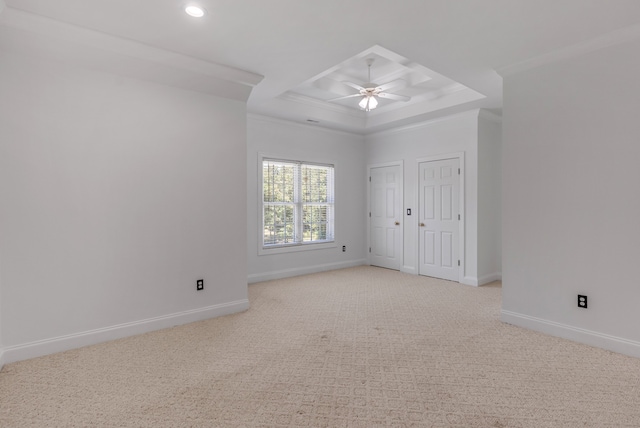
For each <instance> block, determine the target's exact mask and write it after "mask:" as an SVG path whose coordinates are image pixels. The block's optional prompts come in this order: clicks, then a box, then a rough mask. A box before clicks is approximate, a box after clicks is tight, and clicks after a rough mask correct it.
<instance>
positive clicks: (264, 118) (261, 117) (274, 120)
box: [247, 113, 365, 141]
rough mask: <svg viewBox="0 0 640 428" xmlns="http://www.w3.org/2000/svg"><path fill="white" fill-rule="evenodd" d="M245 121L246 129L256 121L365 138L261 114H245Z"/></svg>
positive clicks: (320, 125) (359, 135) (357, 134)
mask: <svg viewBox="0 0 640 428" xmlns="http://www.w3.org/2000/svg"><path fill="white" fill-rule="evenodd" d="M247 119H249V120H248V121H247V127H251V121H257V122H263V123H273V124H276V125H283V126H294V127H297V128H300V129H305V130H314V131H318V132H324V133H329V134H334V135H345V136H349V137H357V138H360V139H362V140H363V141H364V138H365V136H364V135H362V134H359V133H357V132H348V131H342V130H339V129H333V128H327V127H326V126H323V125H322V124H319V125H313V124H309V123H300V122H294V121H292V120H287V119H280V118H277V117H273V116H266V115H262V114H258V113H248V114H247Z"/></svg>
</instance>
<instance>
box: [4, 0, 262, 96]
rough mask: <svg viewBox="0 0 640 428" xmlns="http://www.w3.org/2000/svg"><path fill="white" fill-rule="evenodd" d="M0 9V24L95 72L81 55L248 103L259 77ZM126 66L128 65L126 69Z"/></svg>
mask: <svg viewBox="0 0 640 428" xmlns="http://www.w3.org/2000/svg"><path fill="white" fill-rule="evenodd" d="M0 2H2V0H0ZM2 6H3V3H0V11H1V12H2V13H1V14H0V25H1V26H4V27H7V28H12V29H16V30H21V31H23V32H26V33H27V34H29V35H30V36H35V37H36V40H39V41H42V43H43V45H44V43H51V42H52V41H53V42H55V44H56V46H60V47H63V48H64V52H65V55H67V57H66V58H67V59H70V60H71V61H72V63H74V64H78V65H80V66H86V67H88V68H96V66H95V65H96V61H92V60H91V59H88V58H85V57H86V53H87V52H88V51H90V52H91V53H92V54H93V55H97V56H99V57H100V59H101V61H100V62H99V64H100V66H102V67H103V68H104V70H105V71H107V72H115V73H116V74H118V73H119V72H120V70H122V73H123V74H128V75H131V77H135V78H139V79H143V80H154V75H157V74H158V70H162V71H163V72H164V73H165V76H167V77H165V79H164V80H167V81H171V82H172V84H173V86H179V85H180V84H179V83H176V82H180V81H181V80H184V81H189V80H194V77H196V78H197V79H202V81H203V82H204V83H205V85H206V84H209V86H210V87H211V88H213V89H212V90H211V91H210V92H212V93H213V94H214V95H219V96H222V97H225V98H234V99H240V100H242V101H246V100H247V99H248V97H249V94H250V93H251V89H253V87H254V86H255V85H257V84H258V83H259V82H260V81H261V80H262V79H263V76H261V75H259V74H255V73H251V72H248V71H245V70H240V69H237V68H233V67H229V66H226V65H222V64H217V63H213V62H209V61H205V60H201V59H198V58H194V57H190V56H187V55H182V54H179V53H175V52H171V51H167V50H164V49H160V48H156V47H153V46H149V45H146V44H143V43H139V42H135V41H133V40H128V39H123V38H120V37H116V36H112V35H109V34H105V33H101V32H99V31H94V30H89V29H86V28H82V27H78V26H75V25H71V24H67V23H63V22H60V21H56V20H54V19H50V18H46V17H43V16H39V15H35V14H32V13H28V12H24V11H21V10H17V9H13V8H11V7H5V8H4V10H2ZM27 53H28V52H27ZM127 63H130V64H132V66H131V67H129V68H127V67H126V64H127ZM98 68H100V67H98ZM169 77H170V78H169ZM155 80H157V78H156V79H155ZM160 83H162V82H160ZM225 84H226V85H233V86H235V87H237V88H238V89H236V90H234V91H225V90H224V89H223V87H224V85H225ZM185 88H186V89H189V90H196V91H197V90H198V88H197V87H186V85H185ZM242 88H244V89H242ZM215 92H219V94H216V93H215Z"/></svg>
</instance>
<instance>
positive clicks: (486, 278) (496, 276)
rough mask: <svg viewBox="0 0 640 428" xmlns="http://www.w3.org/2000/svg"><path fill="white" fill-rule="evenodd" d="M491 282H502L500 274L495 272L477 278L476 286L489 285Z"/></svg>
mask: <svg viewBox="0 0 640 428" xmlns="http://www.w3.org/2000/svg"><path fill="white" fill-rule="evenodd" d="M493 281H502V272H495V273H492V274H490V275H484V276H481V277H480V278H478V285H485V284H489V283H490V282H493Z"/></svg>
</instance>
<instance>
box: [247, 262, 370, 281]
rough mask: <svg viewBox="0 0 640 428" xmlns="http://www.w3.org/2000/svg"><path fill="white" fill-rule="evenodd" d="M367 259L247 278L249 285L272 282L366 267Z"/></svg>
mask: <svg viewBox="0 0 640 428" xmlns="http://www.w3.org/2000/svg"><path fill="white" fill-rule="evenodd" d="M366 264H367V261H366V260H365V259H360V260H350V261H347V262H338V263H326V264H322V265H314V266H304V267H299V268H294V269H283V270H277V271H273V272H263V273H255V274H251V275H249V276H248V277H247V281H248V282H249V284H253V283H256V282H263V281H271V280H273V279H281V278H289V277H292V276H300V275H308V274H310V273H317V272H325V271H328V270H336V269H344V268H349V267H355V266H362V265H366Z"/></svg>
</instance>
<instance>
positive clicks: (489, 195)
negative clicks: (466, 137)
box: [478, 110, 502, 284]
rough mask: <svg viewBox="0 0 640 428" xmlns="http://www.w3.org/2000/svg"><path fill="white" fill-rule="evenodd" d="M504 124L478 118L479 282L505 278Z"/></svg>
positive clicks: (487, 116)
mask: <svg viewBox="0 0 640 428" xmlns="http://www.w3.org/2000/svg"><path fill="white" fill-rule="evenodd" d="M501 215H502V125H501V119H500V118H499V117H496V116H493V115H491V114H490V113H487V112H485V111H484V110H481V111H480V115H479V117H478V282H479V283H480V284H485V283H487V282H491V281H495V280H498V279H500V278H502V248H501V247H502V221H501Z"/></svg>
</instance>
